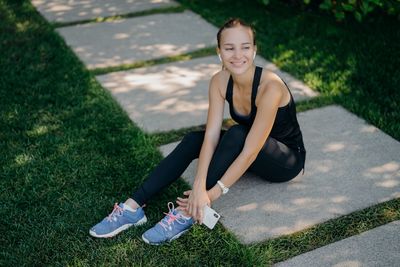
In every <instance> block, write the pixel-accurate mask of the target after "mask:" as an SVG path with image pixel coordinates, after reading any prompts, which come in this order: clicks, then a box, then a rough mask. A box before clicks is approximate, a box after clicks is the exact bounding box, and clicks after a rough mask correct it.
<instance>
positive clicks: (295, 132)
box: [225, 66, 306, 173]
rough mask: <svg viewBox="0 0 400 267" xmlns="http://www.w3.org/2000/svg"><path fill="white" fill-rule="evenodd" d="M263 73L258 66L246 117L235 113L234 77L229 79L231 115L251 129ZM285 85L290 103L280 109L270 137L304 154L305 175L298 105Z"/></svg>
mask: <svg viewBox="0 0 400 267" xmlns="http://www.w3.org/2000/svg"><path fill="white" fill-rule="evenodd" d="M261 73H262V68H261V67H259V66H256V69H255V72H254V78H253V84H252V89H251V110H250V114H248V115H246V116H243V115H240V114H237V113H236V112H235V109H234V107H233V100H232V93H233V92H232V91H233V79H232V76H230V77H229V81H228V87H227V89H226V96H225V98H226V100H227V101H228V103H229V112H230V114H231V117H232V119H233V120H234V121H236V122H237V123H239V124H241V125H245V126H248V127H251V126H252V125H253V122H254V119H255V117H256V114H257V107H256V96H257V91H258V85H259V84H260V79H261ZM281 80H282V79H281ZM282 81H283V80H282ZM283 83H284V84H285V85H286V88H287V89H288V91H289V93H290V101H289V103H288V104H287V105H286V106H284V107H279V108H278V111H277V114H276V117H275V121H274V124H273V126H272V129H271V132H270V136H271V137H273V138H275V139H276V140H278V141H280V142H282V143H284V144H285V145H287V146H288V147H290V148H293V149H295V150H297V151H299V152H301V153H302V155H303V173H304V164H305V154H306V150H305V147H304V142H303V135H302V133H301V130H300V126H299V123H298V121H297V116H296V104H295V102H294V99H293V96H292V93H291V92H290V89H289V87H288V85H287V84H286V82H285V81H283Z"/></svg>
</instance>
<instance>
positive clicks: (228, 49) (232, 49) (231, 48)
mask: <svg viewBox="0 0 400 267" xmlns="http://www.w3.org/2000/svg"><path fill="white" fill-rule="evenodd" d="M225 50H233V48H225Z"/></svg>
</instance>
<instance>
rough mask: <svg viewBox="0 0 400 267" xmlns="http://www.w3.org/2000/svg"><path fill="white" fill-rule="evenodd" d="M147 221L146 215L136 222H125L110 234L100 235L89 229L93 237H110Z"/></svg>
mask: <svg viewBox="0 0 400 267" xmlns="http://www.w3.org/2000/svg"><path fill="white" fill-rule="evenodd" d="M146 222H147V217H146V215H144V217H143V218H142V219H140V220H139V221H137V222H136V223H130V224H124V225H122V226H121V227H119V228H117V229H115V230H114V231H112V232H110V233H108V234H104V235H99V234H96V232H94V231H92V230H90V231H89V234H90V235H91V236H93V237H98V238H109V237H113V236H116V235H117V234H119V233H121V232H122V231H124V230H126V229H128V228H129V227H131V226H140V225H142V224H145V223H146Z"/></svg>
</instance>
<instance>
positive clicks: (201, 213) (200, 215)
mask: <svg viewBox="0 0 400 267" xmlns="http://www.w3.org/2000/svg"><path fill="white" fill-rule="evenodd" d="M199 222H200V225H201V224H203V209H199Z"/></svg>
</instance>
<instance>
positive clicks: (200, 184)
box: [193, 178, 206, 191]
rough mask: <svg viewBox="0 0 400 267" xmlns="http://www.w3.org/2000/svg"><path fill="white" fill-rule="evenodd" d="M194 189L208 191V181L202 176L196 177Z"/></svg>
mask: <svg viewBox="0 0 400 267" xmlns="http://www.w3.org/2000/svg"><path fill="white" fill-rule="evenodd" d="M193 189H194V190H204V191H206V182H205V181H203V180H202V179H200V178H199V179H197V178H196V179H195V180H194V182H193Z"/></svg>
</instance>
